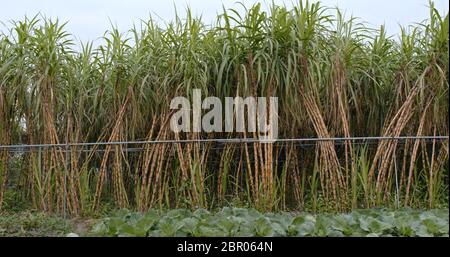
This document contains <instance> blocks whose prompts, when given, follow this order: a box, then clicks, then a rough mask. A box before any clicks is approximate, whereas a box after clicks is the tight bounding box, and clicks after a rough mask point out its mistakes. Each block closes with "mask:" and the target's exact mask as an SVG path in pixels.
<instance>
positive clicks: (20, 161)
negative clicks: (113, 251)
mask: <svg viewBox="0 0 450 257" xmlns="http://www.w3.org/2000/svg"><path fill="white" fill-rule="evenodd" d="M242 8H243V10H242V12H238V11H237V10H234V9H228V10H223V12H222V13H221V14H220V15H219V16H218V17H217V20H216V22H214V23H213V24H204V23H203V22H202V20H201V19H200V18H198V17H193V16H192V14H191V12H190V10H188V11H187V14H186V18H185V19H182V18H181V17H176V19H174V21H172V22H169V23H168V24H167V25H166V26H164V27H161V26H159V25H158V24H156V23H155V22H154V21H153V20H152V19H151V18H150V19H148V20H145V21H142V23H140V24H138V26H135V27H133V28H132V29H131V30H130V31H128V33H122V32H120V31H119V30H118V29H117V28H114V27H112V28H111V29H110V30H109V31H107V32H106V33H105V34H104V37H103V43H102V44H101V45H100V46H98V47H93V44H92V43H91V42H83V43H80V44H78V46H79V48H80V50H75V49H77V48H78V47H77V45H76V42H75V41H74V40H73V36H72V35H71V34H70V33H69V32H67V31H66V30H65V23H61V22H60V21H59V20H57V19H49V18H46V17H43V16H42V15H37V16H35V17H32V18H28V17H26V18H24V19H23V20H21V21H13V22H12V23H10V24H8V25H6V26H5V28H4V30H3V33H1V34H0V121H2V122H1V123H0V145H9V144H42V143H46V144H57V143H66V142H69V143H76V142H114V141H133V140H165V139H198V138H235V137H246V138H253V137H258V135H257V134H256V133H255V134H246V133H223V134H221V133H174V132H172V131H171V130H170V128H169V125H168V124H169V122H168V120H169V118H170V115H171V112H170V109H169V103H170V100H171V99H172V98H173V97H174V96H180V95H184V96H187V97H191V95H190V94H191V92H192V89H193V88H199V89H201V91H202V96H216V97H219V98H220V99H223V98H224V97H230V96H231V97H233V96H243V97H245V96H263V97H271V96H277V97H279V114H280V117H279V122H278V123H279V137H281V138H299V137H334V136H336V137H348V136H401V135H448V131H449V130H448V117H449V115H448V100H449V99H448V70H449V68H448V64H449V61H448V14H447V15H445V16H443V15H442V14H440V13H439V12H438V11H437V10H436V9H434V7H433V3H432V2H430V9H429V10H430V15H429V18H428V19H427V20H425V21H421V22H420V23H417V24H414V25H413V26H410V27H404V28H403V29H402V33H401V35H400V37H399V39H398V40H397V39H395V38H392V37H388V36H387V34H386V31H385V29H384V27H383V26H382V27H380V28H379V29H373V28H370V27H367V26H366V25H365V24H364V23H363V21H362V20H360V19H357V18H354V17H345V16H344V15H342V13H341V12H340V11H339V10H335V9H330V8H326V7H322V6H321V5H320V3H309V2H307V1H300V2H299V3H298V4H297V5H296V6H294V7H292V8H291V9H287V8H285V7H283V6H276V5H273V6H271V7H270V10H269V11H263V10H262V8H261V5H260V4H256V5H254V6H251V7H242ZM327 11H331V12H333V13H335V14H334V15H329V13H330V12H327ZM129 147H133V146H132V145H130V146H129ZM143 147H144V149H143V151H142V152H138V153H134V152H128V151H126V150H127V149H126V148H125V146H121V145H114V146H112V145H110V146H106V147H92V148H82V147H78V146H71V147H69V148H67V149H65V148H64V149H63V148H56V147H48V148H40V149H34V150H33V151H31V152H29V153H14V152H12V151H8V150H7V149H0V209H2V208H3V209H4V208H6V207H7V206H6V205H5V204H4V202H5V201H4V198H5V195H4V194H5V192H6V191H8V190H10V189H13V190H16V191H17V192H18V194H19V196H18V197H20V198H21V199H23V200H24V201H25V202H26V203H27V204H29V205H30V206H31V208H33V209H36V210H40V211H43V212H46V213H56V214H62V213H67V214H69V215H70V216H74V217H76V216H83V215H91V214H98V213H99V212H101V210H102V209H103V208H105V206H107V207H108V208H109V206H110V207H111V208H113V209H114V208H130V209H136V210H139V211H146V210H149V209H154V208H158V209H165V208H192V209H197V208H207V209H212V208H216V207H222V206H223V205H226V204H227V203H230V202H234V203H238V204H240V205H243V206H249V207H254V208H256V209H258V210H260V211H279V210H286V211H292V210H295V211H314V212H316V211H335V212H336V211H340V212H346V211H350V210H352V209H358V208H372V207H380V206H383V207H387V208H400V207H412V208H441V207H442V206H444V207H445V206H448V140H444V141H432V142H428V141H424V140H416V141H413V140H406V141H401V142H400V141H396V140H385V141H380V142H379V143H378V144H375V145H373V144H369V143H368V144H365V145H361V144H357V143H355V142H342V144H340V145H338V144H334V143H332V142H319V143H317V144H316V145H313V146H311V147H306V146H303V145H299V144H294V143H286V144H280V143H270V144H261V143H253V144H241V145H236V144H234V145H214V144H199V143H190V144H147V145H144V146H143Z"/></svg>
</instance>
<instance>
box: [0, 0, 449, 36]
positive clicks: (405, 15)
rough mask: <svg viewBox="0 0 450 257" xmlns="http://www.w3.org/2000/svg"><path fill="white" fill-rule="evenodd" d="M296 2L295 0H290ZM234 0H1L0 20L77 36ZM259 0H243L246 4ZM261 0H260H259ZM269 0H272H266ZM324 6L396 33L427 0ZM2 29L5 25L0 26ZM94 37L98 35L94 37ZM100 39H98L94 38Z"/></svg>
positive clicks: (209, 10) (340, 1) (346, 1)
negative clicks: (33, 21)
mask: <svg viewBox="0 0 450 257" xmlns="http://www.w3.org/2000/svg"><path fill="white" fill-rule="evenodd" d="M292 1H294V2H297V1H298V0H292ZM292 1H291V0H285V1H283V0H274V2H275V3H276V4H281V5H283V4H284V5H286V6H291V5H292ZM235 2H236V1H235V0H147V1H146V0H41V1H36V0H4V1H2V4H1V5H0V21H1V22H8V21H10V20H22V19H23V17H24V16H25V15H27V16H34V15H35V14H37V13H38V12H41V13H42V14H44V15H45V16H47V17H52V18H56V17H58V18H59V19H60V20H63V21H69V23H68V24H67V27H66V28H67V30H68V31H69V32H70V33H71V34H73V35H74V36H76V38H77V39H79V40H82V41H86V40H96V39H97V38H99V37H101V36H102V35H103V33H104V32H105V31H106V30H107V29H109V28H110V21H109V20H111V21H112V22H113V23H115V24H116V25H117V26H118V28H119V29H120V30H121V31H123V32H126V31H127V30H128V29H130V28H131V27H132V25H133V22H135V23H137V22H138V21H139V19H146V18H148V17H149V15H150V14H152V16H153V17H154V18H157V17H156V16H159V17H160V18H161V19H162V20H163V21H170V20H172V19H173V18H174V16H175V8H174V6H176V7H177V10H178V13H179V14H183V13H184V8H185V7H186V6H187V5H189V6H190V7H191V9H192V11H193V13H194V14H196V15H202V16H203V20H204V21H205V22H206V23H209V22H210V21H212V20H213V19H215V17H216V14H217V13H220V12H221V10H222V4H223V5H224V6H225V7H235V8H236V7H238V5H236V4H235ZM255 2H258V1H256V0H245V1H244V3H245V5H246V6H250V5H251V4H252V3H255ZM259 2H263V5H265V2H264V0H262V1H259ZM267 2H268V3H271V2H272V0H267ZM321 2H322V5H323V6H328V7H334V6H338V7H339V8H341V9H342V10H343V11H345V13H346V15H347V16H350V15H351V14H353V15H354V16H357V17H360V18H362V20H363V21H366V22H368V23H369V24H371V25H373V26H374V27H379V26H380V25H382V24H385V25H386V28H387V31H388V33H389V34H396V33H398V32H399V31H400V30H399V24H401V25H404V26H406V25H409V24H412V23H414V22H418V21H421V20H424V19H426V18H427V17H428V14H429V13H428V8H427V6H428V0H322V1H321ZM434 3H435V6H436V8H437V9H438V10H439V11H440V13H441V14H442V15H445V14H447V12H448V9H449V3H448V0H435V1H434ZM0 30H4V26H0ZM97 41H98V40H97ZM96 43H98V42H96Z"/></svg>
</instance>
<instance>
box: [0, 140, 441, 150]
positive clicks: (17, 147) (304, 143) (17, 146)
mask: <svg viewBox="0 0 450 257" xmlns="http://www.w3.org/2000/svg"><path fill="white" fill-rule="evenodd" d="M383 140H397V142H404V141H406V140H423V141H443V140H449V136H397V137H388V136H378V137H328V138H280V139H271V140H262V139H257V138H208V139H179V140H175V139H174V140H145V141H117V142H81V143H72V142H68V143H60V144H13V145H0V149H6V150H8V152H19V153H22V152H30V151H33V150H34V149H42V148H63V149H62V150H63V151H64V150H67V148H71V147H96V146H108V145H113V146H117V145H120V146H124V145H126V146H128V145H147V144H190V143H200V144H201V143H217V144H246V143H273V144H279V143H294V144H297V145H299V146H305V147H307V146H315V145H316V143H317V142H325V141H333V142H334V144H335V145H342V144H346V143H347V142H349V141H351V143H352V144H377V143H378V142H379V141H383ZM93 150H94V151H97V152H102V151H105V150H103V149H93ZM143 150H144V148H143V147H131V148H125V149H122V150H121V151H128V152H139V151H143ZM77 151H92V149H89V150H88V149H82V148H80V149H77ZM111 151H114V149H111Z"/></svg>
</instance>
